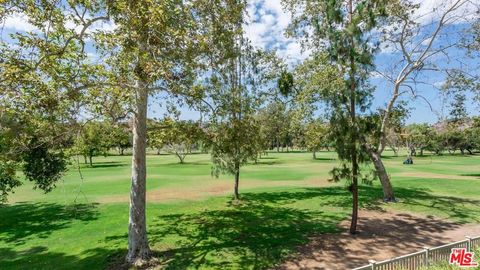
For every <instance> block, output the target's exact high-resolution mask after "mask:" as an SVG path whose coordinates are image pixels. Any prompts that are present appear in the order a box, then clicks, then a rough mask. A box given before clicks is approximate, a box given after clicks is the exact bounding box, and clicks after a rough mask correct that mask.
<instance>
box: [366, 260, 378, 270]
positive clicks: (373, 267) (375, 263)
mask: <svg viewBox="0 0 480 270" xmlns="http://www.w3.org/2000/svg"><path fill="white" fill-rule="evenodd" d="M368 263H369V264H371V265H372V270H375V269H376V268H377V267H376V265H377V262H376V261H374V260H369V261H368Z"/></svg>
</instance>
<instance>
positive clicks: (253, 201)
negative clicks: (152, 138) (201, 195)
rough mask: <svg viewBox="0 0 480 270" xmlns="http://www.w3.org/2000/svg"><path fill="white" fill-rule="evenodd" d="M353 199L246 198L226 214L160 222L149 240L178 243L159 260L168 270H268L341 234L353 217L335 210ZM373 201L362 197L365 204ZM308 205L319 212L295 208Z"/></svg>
mask: <svg viewBox="0 0 480 270" xmlns="http://www.w3.org/2000/svg"><path fill="white" fill-rule="evenodd" d="M349 197H350V195H349V193H348V191H346V190H345V189H342V188H310V189H303V190H301V191H299V192H265V193H245V194H243V196H242V201H241V202H240V203H238V204H234V203H232V202H230V204H229V205H228V206H227V207H226V208H225V209H222V210H205V211H202V212H199V213H193V214H173V215H162V216H158V218H157V219H156V220H158V221H156V222H155V223H154V224H152V225H151V226H150V228H151V229H150V232H149V237H150V240H151V242H152V243H161V242H164V239H165V238H172V237H173V238H174V239H177V241H176V243H175V246H176V248H173V249H169V250H166V251H163V252H160V253H159V254H158V255H159V256H160V259H161V261H162V264H163V267H165V268H166V269H186V268H205V269H232V268H233V269H265V268H269V267H272V266H275V265H276V264H278V263H280V262H281V261H283V260H284V259H285V258H286V256H289V255H291V254H292V253H294V252H295V251H296V250H297V249H298V247H299V246H302V245H304V244H306V243H308V242H309V236H312V235H320V234H324V233H332V232H338V231H339V229H338V227H337V225H338V223H339V222H340V221H341V220H343V219H344V218H345V217H346V215H347V213H348V211H345V210H343V209H338V208H333V207H343V206H347V205H348V206H349V205H350V199H349ZM373 198H374V196H370V197H365V196H363V195H362V199H363V201H370V200H372V199H373ZM313 199H315V200H313ZM307 200H309V201H308V202H309V203H311V204H313V205H317V206H318V207H314V209H315V208H317V209H318V210H311V208H310V207H309V208H310V209H302V208H301V207H295V205H294V204H295V203H297V202H298V203H302V202H301V201H307ZM310 200H311V201H310ZM324 206H332V208H330V209H332V210H329V211H324V210H322V209H324V208H322V207H324ZM364 206H366V204H365V205H364Z"/></svg>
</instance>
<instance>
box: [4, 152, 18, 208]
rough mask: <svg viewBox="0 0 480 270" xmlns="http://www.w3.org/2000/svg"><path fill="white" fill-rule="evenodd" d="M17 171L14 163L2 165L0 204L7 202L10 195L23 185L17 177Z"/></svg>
mask: <svg viewBox="0 0 480 270" xmlns="http://www.w3.org/2000/svg"><path fill="white" fill-rule="evenodd" d="M16 169H17V168H16V166H15V163H13V162H8V161H6V162H3V161H2V163H0V192H1V193H0V203H4V202H6V201H7V196H8V194H9V193H11V192H13V189H14V188H16V187H18V186H20V185H21V184H22V182H20V181H19V180H18V179H17V177H16Z"/></svg>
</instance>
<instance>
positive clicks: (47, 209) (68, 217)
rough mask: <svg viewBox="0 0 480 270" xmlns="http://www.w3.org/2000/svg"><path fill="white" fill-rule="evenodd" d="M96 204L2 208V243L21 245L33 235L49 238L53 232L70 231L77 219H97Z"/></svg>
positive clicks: (0, 226)
mask: <svg viewBox="0 0 480 270" xmlns="http://www.w3.org/2000/svg"><path fill="white" fill-rule="evenodd" d="M96 207H97V204H75V205H67V206H65V205H61V204H56V203H25V202H24V203H17V204H14V205H1V206H0V216H2V217H8V218H2V219H1V220H0V228H1V231H0V241H4V242H6V243H10V244H14V245H21V244H24V243H25V242H26V241H27V240H28V238H29V237H30V236H32V235H35V237H40V238H47V237H48V236H49V235H50V234H51V233H52V232H54V231H56V230H59V229H63V228H67V227H68V226H69V224H70V223H71V222H72V221H74V220H80V221H84V222H89V221H92V220H95V219H97V217H98V211H97V209H96Z"/></svg>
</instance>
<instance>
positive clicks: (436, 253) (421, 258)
mask: <svg viewBox="0 0 480 270" xmlns="http://www.w3.org/2000/svg"><path fill="white" fill-rule="evenodd" d="M476 247H480V236H477V237H467V239H465V240H462V241H458V242H454V243H450V244H447V245H443V246H439V247H434V248H424V249H423V250H421V251H418V252H415V253H411V254H408V255H404V256H400V257H396V258H392V259H389V260H385V261H381V262H376V261H369V264H368V265H365V266H362V267H358V268H354V269H352V270H399V269H401V270H416V269H420V268H422V267H426V266H428V265H430V264H432V263H437V262H440V261H448V259H449V257H450V252H451V251H452V248H466V249H467V250H469V251H472V250H473V249H474V248H476Z"/></svg>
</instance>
